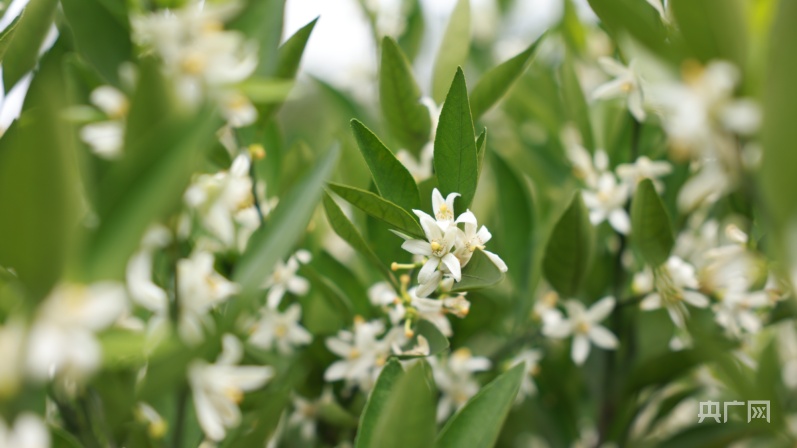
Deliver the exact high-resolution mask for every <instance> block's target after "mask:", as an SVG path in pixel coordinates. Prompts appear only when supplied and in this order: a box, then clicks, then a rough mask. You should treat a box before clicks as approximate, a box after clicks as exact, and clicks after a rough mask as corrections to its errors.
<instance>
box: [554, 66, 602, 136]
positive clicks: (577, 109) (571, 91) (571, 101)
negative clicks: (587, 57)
mask: <svg viewBox="0 0 797 448" xmlns="http://www.w3.org/2000/svg"><path fill="white" fill-rule="evenodd" d="M561 76H562V79H561V81H562V96H563V98H564V101H565V109H566V110H567V114H568V116H569V118H570V119H571V120H573V122H574V123H575V124H576V126H577V127H578V131H579V132H580V133H581V139H582V140H583V142H584V146H585V147H586V148H588V149H589V150H591V151H594V150H595V138H594V137H593V133H592V122H591V121H590V116H589V107H587V100H586V98H585V97H584V91H583V90H581V83H580V82H579V81H578V76H576V72H575V61H574V60H573V59H572V58H570V57H568V58H566V59H565V62H564V63H563V64H562V71H561Z"/></svg>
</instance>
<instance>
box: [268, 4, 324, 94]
mask: <svg viewBox="0 0 797 448" xmlns="http://www.w3.org/2000/svg"><path fill="white" fill-rule="evenodd" d="M316 23H318V17H316V18H315V19H313V20H312V21H311V22H310V23H308V24H307V25H305V26H303V27H301V28H300V29H299V31H297V32H295V33H294V34H293V36H291V37H289V38H288V40H286V41H285V43H284V44H282V45H281V46H280V47H279V50H278V52H277V67H276V70H275V72H274V76H276V77H277V78H284V79H294V78H295V77H296V73H297V72H298V71H299V63H300V62H301V61H302V55H303V54H304V49H305V47H306V46H307V41H308V40H309V39H310V34H312V32H313V29H314V28H315V24H316Z"/></svg>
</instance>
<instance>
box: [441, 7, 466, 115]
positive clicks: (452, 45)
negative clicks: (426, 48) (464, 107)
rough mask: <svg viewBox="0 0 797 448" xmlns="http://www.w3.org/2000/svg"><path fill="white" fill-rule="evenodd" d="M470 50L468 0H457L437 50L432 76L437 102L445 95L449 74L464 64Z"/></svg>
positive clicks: (449, 78)
mask: <svg viewBox="0 0 797 448" xmlns="http://www.w3.org/2000/svg"><path fill="white" fill-rule="evenodd" d="M469 52H470V0H459V1H458V2H457V4H456V5H455V6H454V11H453V12H452V13H451V18H449V19H448V26H447V27H446V32H445V34H444V35H443V41H442V42H441V43H440V48H439V49H438V50H437V59H436V60H435V64H434V77H433V78H432V98H434V100H435V102H436V103H437V104H440V102H442V101H443V98H445V96H446V89H447V88H448V85H449V83H450V82H451V74H452V73H454V71H455V70H457V67H460V66H463V65H465V61H467V59H468V53H469Z"/></svg>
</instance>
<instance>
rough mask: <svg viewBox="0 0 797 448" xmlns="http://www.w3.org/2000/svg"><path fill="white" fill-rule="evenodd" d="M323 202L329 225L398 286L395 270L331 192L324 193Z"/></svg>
mask: <svg viewBox="0 0 797 448" xmlns="http://www.w3.org/2000/svg"><path fill="white" fill-rule="evenodd" d="M323 203H324V211H326V213H327V219H328V220H329V225H330V226H332V230H334V231H335V233H337V234H338V236H339V237H341V238H343V240H344V241H346V242H347V243H349V245H350V246H351V247H352V248H354V250H356V251H357V252H359V253H361V254H362V255H364V256H365V257H366V258H368V262H369V263H371V264H372V265H374V266H376V267H377V268H378V269H379V270H380V271H382V275H384V276H385V278H386V279H387V280H389V281H390V282H391V283H393V285H394V286H397V285H398V282H397V281H396V276H395V275H393V272H391V271H390V269H388V268H387V266H385V264H384V263H383V262H382V260H381V259H380V258H379V257H377V256H376V254H375V253H374V251H373V249H371V246H369V245H368V243H367V242H366V241H365V239H364V238H363V236H362V235H361V234H360V231H359V230H357V228H356V227H354V224H352V222H351V221H349V218H348V217H346V215H345V214H344V213H343V211H342V210H341V209H340V207H339V206H338V204H336V203H335V200H334V199H332V197H331V196H329V194H324V197H323Z"/></svg>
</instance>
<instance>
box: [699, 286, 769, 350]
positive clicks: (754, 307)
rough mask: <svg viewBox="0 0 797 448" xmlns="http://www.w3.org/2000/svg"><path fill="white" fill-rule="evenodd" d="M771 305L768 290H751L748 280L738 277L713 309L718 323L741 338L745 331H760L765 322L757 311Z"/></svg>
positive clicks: (732, 334) (731, 333)
mask: <svg viewBox="0 0 797 448" xmlns="http://www.w3.org/2000/svg"><path fill="white" fill-rule="evenodd" d="M769 305H770V300H769V294H768V293H767V292H766V291H763V290H760V291H749V290H748V285H747V282H746V281H745V280H744V279H737V280H736V281H734V282H732V283H731V285H729V287H728V289H726V290H725V294H724V295H723V296H722V298H721V300H720V301H719V303H717V304H715V305H714V307H713V310H714V316H715V319H716V321H717V323H718V324H720V326H722V327H723V328H725V330H727V332H728V333H729V334H730V335H731V336H733V337H735V338H740V337H741V336H742V333H743V332H747V333H751V334H752V333H758V331H759V330H760V329H761V327H762V326H763V323H762V321H761V317H760V316H759V315H758V314H757V311H759V310H760V309H762V308H765V307H768V306H769Z"/></svg>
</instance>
